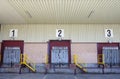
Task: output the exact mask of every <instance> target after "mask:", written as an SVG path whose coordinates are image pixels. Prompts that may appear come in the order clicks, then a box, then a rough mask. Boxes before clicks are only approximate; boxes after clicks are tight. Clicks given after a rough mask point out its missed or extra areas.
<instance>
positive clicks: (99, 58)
mask: <svg viewBox="0 0 120 79" xmlns="http://www.w3.org/2000/svg"><path fill="white" fill-rule="evenodd" d="M98 64H104V54H98Z"/></svg>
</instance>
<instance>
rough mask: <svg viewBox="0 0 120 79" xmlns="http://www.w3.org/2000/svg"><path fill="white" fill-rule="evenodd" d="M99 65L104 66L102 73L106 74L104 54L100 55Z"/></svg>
mask: <svg viewBox="0 0 120 79" xmlns="http://www.w3.org/2000/svg"><path fill="white" fill-rule="evenodd" d="M98 65H99V67H100V65H101V66H102V73H103V74H104V68H105V63H104V54H98Z"/></svg>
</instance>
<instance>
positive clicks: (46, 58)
mask: <svg viewBox="0 0 120 79" xmlns="http://www.w3.org/2000/svg"><path fill="white" fill-rule="evenodd" d="M45 64H48V55H46V57H45Z"/></svg>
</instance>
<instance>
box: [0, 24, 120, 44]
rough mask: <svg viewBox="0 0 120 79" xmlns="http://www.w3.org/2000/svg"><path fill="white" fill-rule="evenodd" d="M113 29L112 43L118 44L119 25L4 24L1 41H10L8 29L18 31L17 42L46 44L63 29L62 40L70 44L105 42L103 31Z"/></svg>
mask: <svg viewBox="0 0 120 79" xmlns="http://www.w3.org/2000/svg"><path fill="white" fill-rule="evenodd" d="M106 28H108V29H113V33H114V37H113V38H112V40H113V42H120V36H119V34H120V24H59V25H57V24H16V25H15V24H13V25H10V24H6V25H2V28H1V31H2V40H5V39H10V38H9V31H10V29H18V37H17V38H16V39H17V40H25V42H47V41H48V40H50V39H57V38H56V29H64V38H63V39H71V40H72V42H107V39H106V38H105V34H104V30H105V29H106Z"/></svg>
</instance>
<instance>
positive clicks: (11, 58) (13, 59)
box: [3, 47, 21, 64]
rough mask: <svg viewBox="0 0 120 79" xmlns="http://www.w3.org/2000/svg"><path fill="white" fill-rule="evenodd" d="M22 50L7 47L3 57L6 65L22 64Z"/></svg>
mask: <svg viewBox="0 0 120 79" xmlns="http://www.w3.org/2000/svg"><path fill="white" fill-rule="evenodd" d="M20 52H21V51H20V48H19V47H5V50H4V55H3V63H4V64H11V63H12V64H15V63H20Z"/></svg>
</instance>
